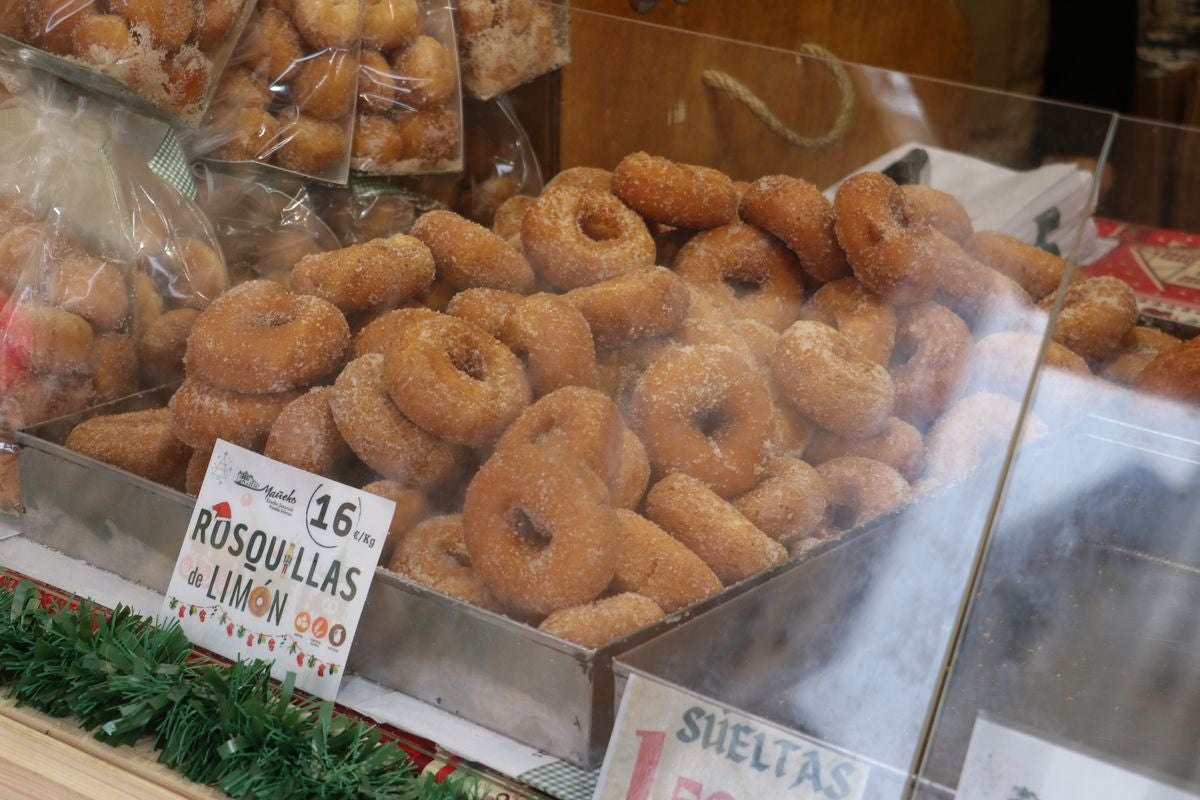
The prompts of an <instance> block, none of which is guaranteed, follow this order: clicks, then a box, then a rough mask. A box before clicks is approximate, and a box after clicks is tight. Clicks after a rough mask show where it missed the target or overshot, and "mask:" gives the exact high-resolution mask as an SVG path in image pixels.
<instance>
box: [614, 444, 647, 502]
mask: <svg viewBox="0 0 1200 800" xmlns="http://www.w3.org/2000/svg"><path fill="white" fill-rule="evenodd" d="M649 485H650V457H649V456H648V455H646V446H645V445H643V444H642V440H641V439H639V438H638V437H637V434H636V433H634V432H633V431H631V430H629V429H628V428H626V429H625V433H624V434H623V435H622V436H621V468H620V470H618V471H617V482H616V484H615V486H614V487H613V491H612V498H613V505H615V506H616V507H617V508H626V509H633V508H637V507H638V506H639V505H641V503H642V497H643V496H644V495H645V494H646V488H647V487H648V486H649Z"/></svg>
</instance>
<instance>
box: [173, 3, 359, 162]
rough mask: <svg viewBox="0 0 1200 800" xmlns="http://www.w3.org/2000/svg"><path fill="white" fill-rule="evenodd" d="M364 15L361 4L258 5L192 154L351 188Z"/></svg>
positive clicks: (215, 96)
mask: <svg viewBox="0 0 1200 800" xmlns="http://www.w3.org/2000/svg"><path fill="white" fill-rule="evenodd" d="M362 19H363V15H362V3H361V0H297V2H294V3H289V4H281V3H273V2H271V0H260V1H259V4H258V8H257V9H256V11H255V12H254V14H253V15H252V16H251V18H250V21H249V23H248V24H247V25H246V30H245V33H244V34H243V35H242V38H241V41H239V42H238V46H237V49H236V50H235V52H234V55H233V57H232V58H231V59H230V66H229V68H228V69H226V71H225V73H224V74H223V75H222V76H221V80H220V83H219V84H218V86H217V90H216V93H215V95H214V97H213V103H212V107H211V109H210V112H209V116H208V118H207V120H206V121H205V125H204V128H203V130H202V131H201V133H200V135H199V136H198V137H197V138H196V140H195V144H194V146H193V149H195V150H197V151H198V152H201V153H203V154H204V155H206V157H209V158H212V159H215V160H219V161H231V162H257V163H261V164H269V165H271V166H273V167H277V168H279V169H281V170H285V171H287V172H290V173H294V174H297V175H303V176H306V177H310V178H317V179H319V180H322V181H328V182H331V183H345V182H346V177H347V174H348V171H349V168H350V146H351V138H352V133H353V129H354V104H355V98H356V93H357V87H358V69H359V47H360V43H361V41H362Z"/></svg>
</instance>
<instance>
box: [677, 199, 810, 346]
mask: <svg viewBox="0 0 1200 800" xmlns="http://www.w3.org/2000/svg"><path fill="white" fill-rule="evenodd" d="M675 271H676V272H678V273H679V274H680V275H681V276H683V277H684V278H685V279H686V280H688V281H690V282H692V283H694V284H696V285H698V286H700V287H701V288H702V289H704V290H705V291H706V292H708V293H709V294H710V295H711V296H712V297H713V299H714V300H716V301H717V303H718V305H720V306H722V307H724V308H725V309H726V310H727V311H729V312H730V313H731V314H733V315H734V316H744V317H749V318H750V319H755V320H758V321H759V322H761V323H763V324H764V325H769V326H771V327H772V328H774V329H775V330H783V329H784V328H786V327H787V326H788V325H790V324H792V322H794V321H795V319H796V314H797V313H799V311H800V305H801V303H803V301H804V282H803V280H802V279H801V278H800V266H799V264H798V263H797V261H796V258H795V256H793V255H792V253H791V251H790V250H788V249H787V248H786V247H784V246H783V245H782V244H780V242H779V240H777V239H775V238H774V237H772V236H771V235H770V234H768V233H764V232H763V231H761V230H759V229H758V228H755V227H754V226H753V225H745V224H742V223H734V224H732V225H726V226H723V227H720V228H714V229H712V230H708V231H704V232H703V233H699V234H697V235H696V236H695V237H693V238H692V240H691V241H689V242H688V243H687V244H686V245H684V246H683V249H682V250H680V251H679V255H678V256H677V257H676V259H675Z"/></svg>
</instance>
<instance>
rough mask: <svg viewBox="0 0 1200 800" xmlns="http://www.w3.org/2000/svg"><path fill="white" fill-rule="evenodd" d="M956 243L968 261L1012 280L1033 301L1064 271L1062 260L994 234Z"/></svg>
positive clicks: (1055, 285)
mask: <svg viewBox="0 0 1200 800" xmlns="http://www.w3.org/2000/svg"><path fill="white" fill-rule="evenodd" d="M951 238H953V237H951ZM959 243H960V244H962V246H963V249H964V250H966V251H967V254H968V255H970V256H971V257H972V258H974V259H975V260H977V261H979V262H980V263H982V264H984V265H986V266H988V267H991V268H992V269H994V270H996V271H997V272H999V273H1000V274H1001V275H1007V276H1008V277H1009V278H1012V279H1013V280H1014V281H1016V282H1017V284H1018V285H1019V286H1020V287H1021V288H1022V289H1024V290H1025V291H1026V292H1028V293H1029V296H1030V297H1032V298H1033V299H1034V300H1041V299H1042V298H1043V297H1045V296H1046V295H1048V294H1053V293H1054V290H1055V289H1057V288H1058V284H1059V283H1060V282H1061V281H1062V276H1063V273H1064V272H1066V271H1067V262H1066V261H1065V260H1064V259H1062V258H1060V257H1058V256H1056V255H1054V254H1053V253H1049V252H1047V251H1045V250H1043V249H1042V248H1040V247H1034V246H1033V245H1031V244H1026V243H1025V242H1022V241H1021V240H1020V239H1017V238H1015V237H1012V236H1007V235H1005V234H1003V233H999V232H998V231H979V232H978V233H976V234H974V235H973V236H971V238H969V239H967V240H966V242H965V243H963V242H962V241H961V240H959Z"/></svg>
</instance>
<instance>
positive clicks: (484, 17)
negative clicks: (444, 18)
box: [454, 0, 496, 43]
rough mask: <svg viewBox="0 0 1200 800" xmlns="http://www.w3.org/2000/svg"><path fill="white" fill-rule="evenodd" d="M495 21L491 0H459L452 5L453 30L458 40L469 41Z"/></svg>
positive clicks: (494, 9)
mask: <svg viewBox="0 0 1200 800" xmlns="http://www.w3.org/2000/svg"><path fill="white" fill-rule="evenodd" d="M495 21H496V7H495V5H494V4H493V0H459V2H458V3H457V4H456V5H455V7H454V30H455V33H457V34H458V38H459V41H460V42H463V43H466V42H469V41H470V40H471V39H473V38H474V37H476V36H478V35H479V34H481V33H483V32H484V31H487V30H488V29H490V28H491V27H492V24H493V23H494V22H495Z"/></svg>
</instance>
